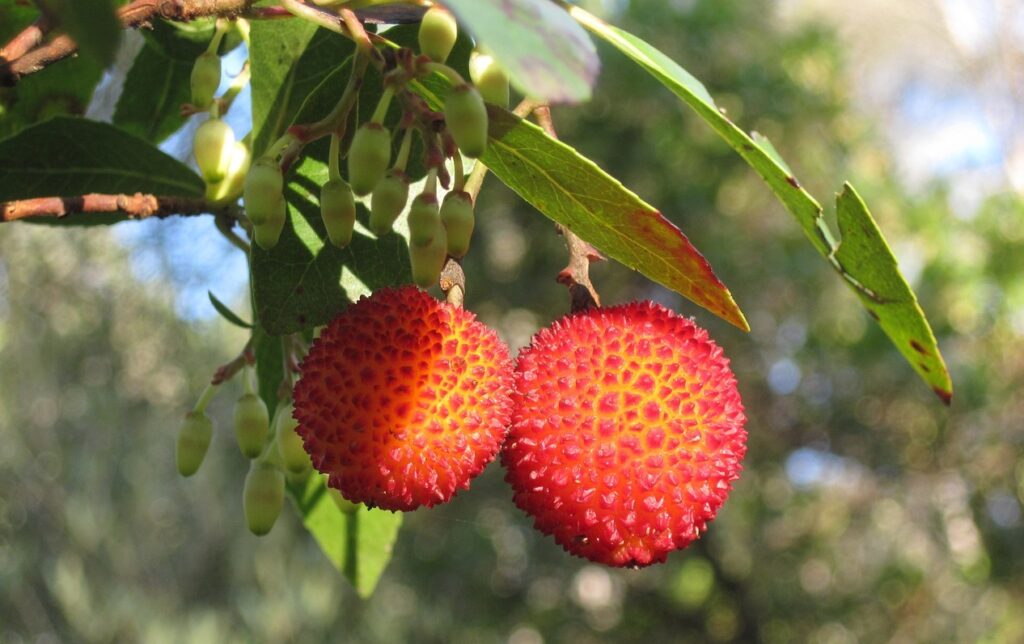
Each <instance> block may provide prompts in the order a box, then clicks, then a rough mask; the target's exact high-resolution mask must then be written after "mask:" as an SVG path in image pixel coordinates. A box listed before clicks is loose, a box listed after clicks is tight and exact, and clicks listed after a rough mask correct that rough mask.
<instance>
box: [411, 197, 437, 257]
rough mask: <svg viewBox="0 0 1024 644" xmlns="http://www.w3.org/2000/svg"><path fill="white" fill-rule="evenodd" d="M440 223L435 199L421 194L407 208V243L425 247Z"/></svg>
mask: <svg viewBox="0 0 1024 644" xmlns="http://www.w3.org/2000/svg"><path fill="white" fill-rule="evenodd" d="M440 223H441V216H440V213H439V212H438V208H437V197H435V196H434V195H432V194H427V193H421V194H420V195H419V196H417V197H416V198H415V199H413V200H412V206H411V207H410V208H409V243H410V244H415V245H417V246H426V245H427V244H429V243H430V240H432V239H433V238H434V234H435V233H436V232H437V229H438V227H439V224H440Z"/></svg>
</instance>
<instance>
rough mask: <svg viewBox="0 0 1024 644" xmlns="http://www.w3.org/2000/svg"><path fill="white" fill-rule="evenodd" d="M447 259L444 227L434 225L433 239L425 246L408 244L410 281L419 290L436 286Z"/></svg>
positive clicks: (446, 241)
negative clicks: (410, 268)
mask: <svg viewBox="0 0 1024 644" xmlns="http://www.w3.org/2000/svg"><path fill="white" fill-rule="evenodd" d="M447 257H448V240H447V235H446V233H445V231H444V226H443V225H442V224H441V222H440V221H438V222H437V224H436V229H435V231H434V236H433V238H432V239H431V240H430V241H429V242H427V243H426V244H415V243H412V242H410V243H409V262H410V264H411V265H412V280H413V281H414V282H416V285H417V286H419V287H420V288H430V287H431V286H433V285H434V284H437V281H438V279H439V278H440V277H441V269H443V268H444V260H445V259H447Z"/></svg>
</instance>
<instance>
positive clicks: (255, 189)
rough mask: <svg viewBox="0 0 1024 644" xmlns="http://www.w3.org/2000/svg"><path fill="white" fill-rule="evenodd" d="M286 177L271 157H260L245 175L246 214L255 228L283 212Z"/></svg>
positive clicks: (244, 196) (244, 198) (244, 197)
mask: <svg viewBox="0 0 1024 644" xmlns="http://www.w3.org/2000/svg"><path fill="white" fill-rule="evenodd" d="M283 191H284V176H283V175H282V174H281V165H280V164H279V163H278V162H277V161H276V160H274V159H272V158H270V157H260V158H259V159H257V160H256V163H254V164H252V167H251V168H249V172H248V173H247V174H246V175H245V191H244V194H243V197H242V198H243V200H244V202H245V214H246V215H247V216H248V217H249V221H251V222H252V223H253V225H254V226H258V225H260V224H262V223H264V222H266V221H269V220H271V219H274V218H275V217H276V216H277V215H278V213H279V212H280V210H281V204H280V202H281V194H282V192H283Z"/></svg>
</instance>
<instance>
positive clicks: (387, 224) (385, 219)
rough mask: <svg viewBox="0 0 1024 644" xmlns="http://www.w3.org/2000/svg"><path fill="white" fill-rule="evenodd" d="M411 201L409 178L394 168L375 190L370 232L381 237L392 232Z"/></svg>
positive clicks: (371, 205)
mask: <svg viewBox="0 0 1024 644" xmlns="http://www.w3.org/2000/svg"><path fill="white" fill-rule="evenodd" d="M408 201H409V178H408V177H406V176H405V173H404V172H402V171H401V170H396V169H394V168H392V170H391V171H390V172H388V174H387V175H386V176H385V177H384V178H383V179H381V180H380V183H378V184H377V187H376V188H374V189H373V198H372V199H371V200H370V230H372V231H373V234H375V235H377V236H378V237H380V236H381V235H386V234H387V233H389V232H391V227H392V226H393V225H394V223H395V220H396V219H398V216H399V215H400V214H402V211H403V210H405V204H406V202H408Z"/></svg>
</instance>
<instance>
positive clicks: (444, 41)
mask: <svg viewBox="0 0 1024 644" xmlns="http://www.w3.org/2000/svg"><path fill="white" fill-rule="evenodd" d="M458 37H459V26H458V24H457V23H456V22H455V16H453V15H452V13H451V12H450V11H448V10H447V9H445V8H444V7H441V6H438V5H436V4H435V5H434V6H432V7H431V8H429V9H427V12H426V13H425V14H423V22H421V23H420V33H419V41H420V53H422V54H425V55H426V56H427V57H428V58H430V60H432V61H434V62H436V63H443V62H444V61H446V60H448V55H449V54H450V53H452V48H454V47H455V41H456V40H457V39H458Z"/></svg>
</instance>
